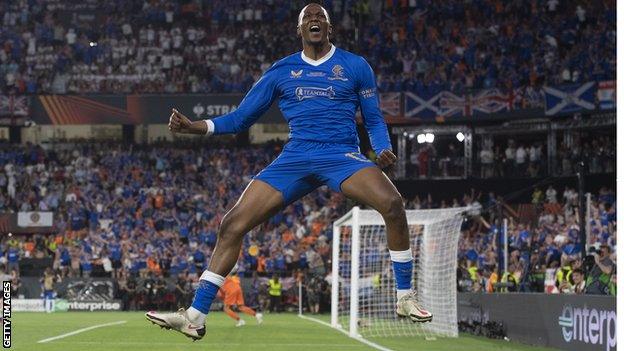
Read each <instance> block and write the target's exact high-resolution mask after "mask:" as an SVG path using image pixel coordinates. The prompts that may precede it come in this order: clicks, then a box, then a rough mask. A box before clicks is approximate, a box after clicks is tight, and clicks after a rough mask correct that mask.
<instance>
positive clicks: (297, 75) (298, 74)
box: [290, 69, 303, 79]
mask: <svg viewBox="0 0 624 351" xmlns="http://www.w3.org/2000/svg"><path fill="white" fill-rule="evenodd" d="M302 74H303V70H302V69H300V70H298V71H290V78H295V79H296V78H301V75H302Z"/></svg>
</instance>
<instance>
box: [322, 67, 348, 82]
mask: <svg viewBox="0 0 624 351" xmlns="http://www.w3.org/2000/svg"><path fill="white" fill-rule="evenodd" d="M332 73H333V76H331V77H327V79H329V80H341V81H343V82H344V81H347V80H349V79H347V78H345V77H344V68H343V67H342V66H341V65H335V66H334V67H333V68H332Z"/></svg>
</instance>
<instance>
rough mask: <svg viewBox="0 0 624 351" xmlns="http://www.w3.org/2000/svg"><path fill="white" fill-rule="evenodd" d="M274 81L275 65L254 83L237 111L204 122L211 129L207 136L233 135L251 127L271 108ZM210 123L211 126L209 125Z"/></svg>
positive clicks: (275, 87) (274, 94) (275, 92)
mask: <svg viewBox="0 0 624 351" xmlns="http://www.w3.org/2000/svg"><path fill="white" fill-rule="evenodd" d="M276 81H277V73H276V65H273V66H272V67H271V68H269V70H267V71H266V72H265V73H264V74H263V75H262V77H260V79H258V81H257V82H255V83H254V85H253V86H252V87H251V89H250V90H249V91H248V92H247V95H245V98H243V100H242V101H241V103H240V105H239V106H238V109H236V110H235V111H233V112H230V113H228V114H226V115H223V116H220V117H217V118H215V119H213V120H212V121H207V122H206V123H207V124H209V127H208V128H209V129H211V130H209V134H235V133H239V132H241V131H243V130H246V129H248V128H249V127H251V125H253V124H254V123H256V121H257V120H258V118H260V116H262V115H263V114H264V113H265V112H266V111H267V110H268V109H269V107H271V104H272V103H273V100H274V99H275V97H276V96H277V84H276ZM210 122H212V123H213V124H212V125H210Z"/></svg>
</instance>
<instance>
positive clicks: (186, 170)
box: [0, 143, 616, 307]
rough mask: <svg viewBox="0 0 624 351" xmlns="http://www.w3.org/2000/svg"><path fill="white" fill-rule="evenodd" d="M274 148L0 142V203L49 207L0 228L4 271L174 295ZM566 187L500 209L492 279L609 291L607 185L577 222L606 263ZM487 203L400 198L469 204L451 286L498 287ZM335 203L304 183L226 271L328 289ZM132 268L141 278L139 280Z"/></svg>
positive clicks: (337, 197) (203, 260) (484, 198)
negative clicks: (49, 262) (45, 266)
mask: <svg viewBox="0 0 624 351" xmlns="http://www.w3.org/2000/svg"><path fill="white" fill-rule="evenodd" d="M280 149H281V144H278V143H267V144H263V145H260V146H250V147H233V146H223V145H221V146H219V145H211V146H208V147H207V146H206V145H204V144H197V143H190V144H185V145H184V146H181V145H174V144H156V145H149V146H140V145H135V146H122V145H118V144H117V145H115V144H111V143H109V144H100V143H67V144H58V145H55V147H53V148H47V149H44V148H43V147H41V146H33V145H25V146H20V147H17V146H15V145H11V146H10V147H2V148H0V150H1V151H0V212H16V211H53V212H54V213H55V224H54V227H55V228H54V230H55V234H54V235H25V236H19V235H14V236H12V237H3V238H2V240H1V241H0V263H1V264H3V265H6V269H7V270H6V272H11V273H12V274H13V276H14V277H16V276H17V275H18V274H19V262H20V260H22V259H24V258H42V257H51V258H52V259H53V268H54V269H55V270H56V271H57V272H58V274H59V275H60V276H61V277H65V276H68V277H76V276H82V277H89V276H114V277H116V278H117V279H118V280H119V284H120V288H121V291H122V292H124V293H126V294H127V295H126V298H128V296H130V292H132V294H135V292H136V291H142V292H143V293H142V294H143V295H141V296H143V297H144V298H143V299H141V301H144V302H146V301H162V302H163V303H165V302H166V301H164V300H159V299H158V298H157V297H162V298H164V296H165V295H166V294H165V292H166V291H165V290H166V289H165V285H163V284H162V281H163V278H164V277H171V278H173V279H176V277H177V279H178V282H177V283H176V286H175V291H174V293H175V294H179V298H180V299H182V300H179V301H186V300H184V299H187V298H189V296H191V295H189V294H191V293H192V284H193V283H196V281H197V278H198V275H199V274H201V272H202V271H203V270H204V268H205V267H206V265H207V262H208V261H209V258H210V256H211V252H212V249H213V248H214V246H215V242H216V240H217V229H218V226H219V223H220V220H221V218H222V217H223V215H224V214H225V212H226V210H227V209H228V208H230V207H231V206H232V205H233V204H234V202H235V201H236V199H237V198H238V196H239V194H240V193H241V192H242V190H243V187H244V184H246V183H248V182H249V181H250V179H251V178H252V176H253V175H254V174H256V173H257V172H258V171H259V170H260V169H262V168H263V167H264V166H265V165H267V164H268V163H269V162H270V161H271V160H272V159H273V158H274V157H275V156H276V155H277V154H278V153H279V151H280ZM558 191H562V192H561V193H558ZM578 196H579V195H578V194H577V193H576V192H575V190H573V189H570V188H566V189H555V188H553V187H552V186H550V187H548V188H537V189H535V192H534V193H533V194H532V204H533V205H534V207H535V209H536V212H535V216H534V220H533V221H529V222H528V223H527V222H526V221H522V216H519V215H518V214H517V213H515V214H514V212H513V211H512V210H510V211H509V212H506V216H507V218H509V222H510V225H509V269H508V271H506V272H505V276H504V277H503V278H504V279H503V280H504V281H507V282H512V283H513V284H512V285H513V287H511V286H510V287H509V290H515V291H544V290H546V291H550V292H554V291H555V289H558V290H561V291H563V292H567V291H570V289H572V291H574V289H576V288H577V287H578V286H579V285H578V284H579V283H578V282H576V283H574V284H573V283H572V280H571V279H572V278H571V277H572V276H571V274H572V272H573V271H575V269H577V268H579V269H581V273H582V274H584V276H583V279H586V280H587V281H588V283H587V291H588V292H592V293H610V290H609V289H612V290H614V289H615V272H614V271H613V261H615V245H616V239H615V238H616V237H615V210H616V209H615V194H614V193H613V192H612V191H611V190H608V189H603V190H601V192H600V193H599V194H595V196H594V197H593V198H592V205H591V212H590V217H591V221H590V223H589V228H590V230H589V232H588V243H589V244H590V245H592V247H595V248H597V249H598V252H601V250H603V251H605V250H608V252H606V253H605V255H606V256H604V255H603V256H604V257H603V256H600V260H601V262H604V263H603V264H604V265H606V266H611V270H610V271H609V273H608V274H607V273H604V270H599V271H596V268H595V267H597V266H594V265H592V264H591V262H589V263H584V262H581V261H580V254H579V252H580V245H579V227H578V208H577V204H578V201H577V200H578ZM495 200H496V195H495V194H493V193H489V194H487V195H485V194H479V193H476V192H474V191H472V192H471V193H469V194H465V195H463V197H457V198H454V199H447V200H439V199H434V198H433V197H432V196H431V195H428V196H420V197H419V196H416V197H415V198H412V199H406V207H407V208H411V209H424V208H445V207H456V206H467V205H471V206H473V208H475V209H476V212H474V213H473V216H472V218H471V219H470V220H469V221H468V222H467V224H466V225H464V227H463V229H462V230H463V235H462V239H461V241H460V251H459V257H458V259H459V262H460V264H459V266H460V269H459V275H458V287H459V288H460V289H464V290H465V289H469V290H483V291H494V290H496V289H498V288H497V287H496V286H495V282H497V281H498V277H497V276H496V272H497V266H498V265H499V264H500V262H499V257H498V254H497V248H498V246H497V240H496V233H497V231H498V230H499V229H500V224H499V223H498V222H496V220H494V218H495V216H494V215H493V211H492V209H493V204H494V202H495ZM347 208H348V202H347V200H345V198H344V197H343V196H342V195H341V194H337V193H331V192H330V191H329V190H328V189H326V188H321V189H319V190H317V191H314V192H312V193H311V194H310V195H308V196H306V197H305V198H304V199H303V200H302V201H298V202H296V203H294V204H293V205H290V206H289V207H287V208H286V209H285V210H284V211H283V212H281V213H279V214H277V215H276V216H274V217H273V218H271V219H270V220H269V221H268V222H267V223H266V224H264V225H262V226H260V227H259V228H257V229H254V230H252V231H251V232H250V233H249V234H248V235H247V236H246V237H245V239H244V243H243V249H242V251H241V256H240V258H239V263H238V265H237V273H238V274H240V275H244V276H251V277H254V279H255V280H254V281H256V282H257V283H254V285H253V286H254V294H255V295H256V296H258V295H261V294H260V292H262V291H263V289H264V288H262V282H263V281H261V280H259V279H260V278H261V277H268V276H271V275H272V274H274V273H276V274H278V275H279V276H281V277H290V278H295V279H302V274H307V277H308V278H309V279H312V278H315V279H316V280H314V281H315V282H316V283H317V284H319V286H320V285H322V288H321V287H319V288H317V290H318V291H319V293H320V291H324V292H327V291H328V290H327V283H328V282H327V279H326V277H327V275H328V274H329V269H330V259H331V246H330V245H331V238H332V226H331V224H332V222H333V220H334V219H336V218H338V217H339V216H341V215H342V214H344V213H345V212H346V210H347ZM590 256H591V255H590ZM512 276H513V277H512ZM590 277H591V279H590ZM137 278H140V281H141V282H142V283H141V284H143V285H141V286H137V284H138V283H137V282H138V281H137V280H136V279H137ZM577 278H578V277H577ZM577 278H575V279H577ZM553 279H554V280H553ZM578 279H581V278H578ZM578 279H577V280H578ZM566 282H567V284H568V286H567V287H566V285H565V284H566ZM592 282H593V283H592ZM590 283H591V284H590ZM178 287H179V288H178ZM590 288H591V289H590ZM309 289H314V287H310V288H309ZM581 290H582V289H581ZM132 296H135V295H132ZM146 296H147V297H149V298H146ZM169 296H172V295H169ZM286 298H288V296H287V297H286ZM174 301H175V300H171V299H170V300H168V302H169V303H171V304H173V302H174ZM159 307H160V306H159Z"/></svg>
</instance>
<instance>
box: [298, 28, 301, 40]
mask: <svg viewBox="0 0 624 351" xmlns="http://www.w3.org/2000/svg"><path fill="white" fill-rule="evenodd" d="M299 37H301V26H297V38H299Z"/></svg>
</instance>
